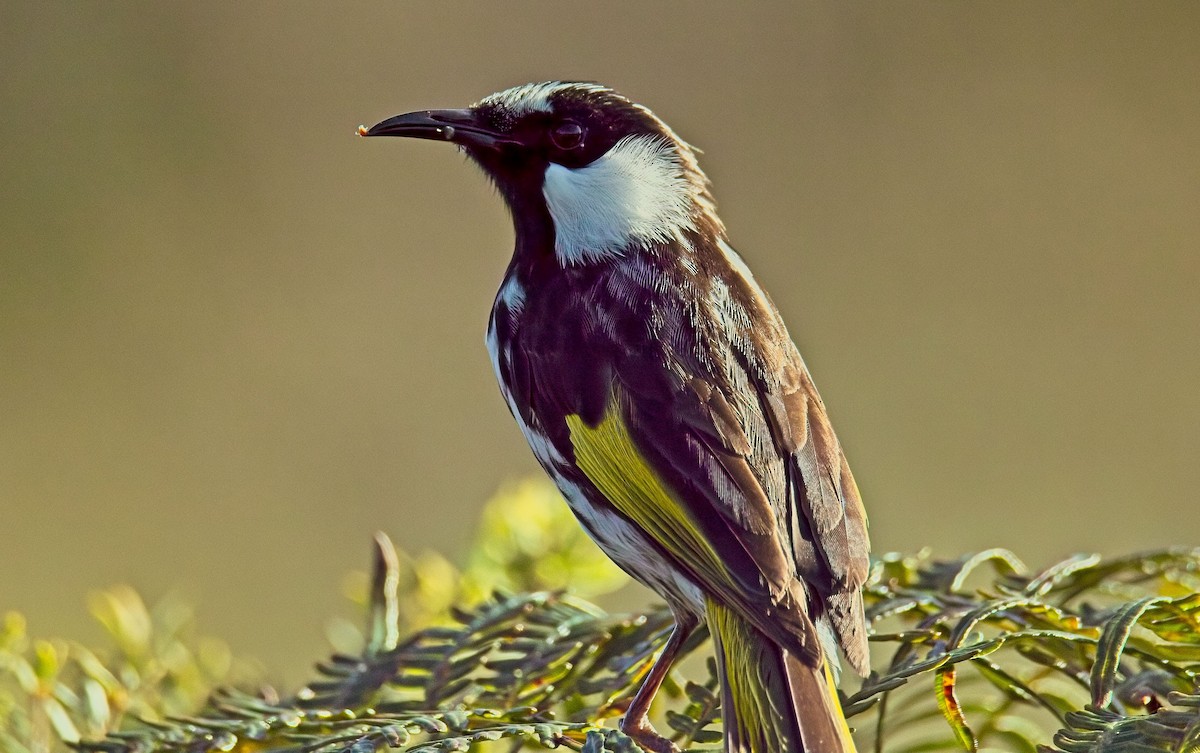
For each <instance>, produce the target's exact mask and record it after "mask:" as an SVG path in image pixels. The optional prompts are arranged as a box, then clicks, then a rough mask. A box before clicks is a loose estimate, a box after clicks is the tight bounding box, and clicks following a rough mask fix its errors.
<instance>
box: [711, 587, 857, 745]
mask: <svg viewBox="0 0 1200 753" xmlns="http://www.w3.org/2000/svg"><path fill="white" fill-rule="evenodd" d="M708 627H709V631H710V632H711V633H712V637H713V641H714V642H715V644H716V653H717V665H718V668H719V671H720V675H721V715H722V718H723V719H724V726H725V751H726V753H856V751H855V748H854V741H853V740H852V739H851V738H850V728H849V726H847V724H846V717H845V716H844V715H843V714H842V707H841V704H840V703H839V702H838V698H837V689H836V687H835V685H834V681H833V676H832V674H831V673H830V671H829V667H828V662H827V661H822V662H821V663H820V665H819V666H813V664H812V663H811V662H810V661H808V660H806V659H805V658H804V657H800V656H796V655H795V654H794V653H792V652H790V651H788V650H786V649H783V648H781V647H780V646H779V645H778V644H776V643H775V642H774V641H772V640H771V639H769V638H768V637H767V636H765V635H763V634H762V633H761V632H760V631H759V630H758V629H757V628H756V627H754V626H753V625H751V624H750V623H749V622H747V621H746V620H745V619H744V618H742V617H741V616H740V615H738V614H737V612H735V611H733V610H731V609H729V608H728V607H725V606H723V605H721V604H718V603H716V602H714V601H712V600H709V602H708Z"/></svg>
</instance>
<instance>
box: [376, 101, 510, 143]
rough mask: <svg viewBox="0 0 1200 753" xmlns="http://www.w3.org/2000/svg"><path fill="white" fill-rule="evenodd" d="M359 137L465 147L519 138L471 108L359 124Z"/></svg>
mask: <svg viewBox="0 0 1200 753" xmlns="http://www.w3.org/2000/svg"><path fill="white" fill-rule="evenodd" d="M358 135H359V136H405V137H408V138H413V139H432V140H434V141H450V142H452V143H455V144H461V145H463V146H482V147H489V148H495V147H497V146H499V145H501V144H515V143H517V141H516V140H515V139H513V138H512V137H511V136H509V135H508V134H506V133H499V132H497V131H495V130H493V129H491V128H488V127H486V126H484V125H482V124H480V123H479V121H478V120H477V119H476V117H475V113H474V112H473V111H471V110H420V111H418V112H409V113H405V114H403V115H396V116H394V117H391V118H388V119H387V120H383V121H380V122H378V123H376V124H375V125H373V126H371V127H370V128H365V127H363V126H359V127H358Z"/></svg>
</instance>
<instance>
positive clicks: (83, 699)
mask: <svg viewBox="0 0 1200 753" xmlns="http://www.w3.org/2000/svg"><path fill="white" fill-rule="evenodd" d="M90 602H91V604H90V606H91V612H92V615H93V616H94V617H95V618H96V620H97V621H99V623H100V624H101V625H102V626H103V627H104V630H105V632H106V634H107V635H108V637H109V639H110V640H111V643H112V646H111V647H110V648H109V649H108V650H106V651H103V652H100V651H95V650H93V649H90V648H88V647H86V646H83V645H81V644H80V643H78V642H75V641H68V640H63V639H52V640H46V639H36V638H33V637H31V636H30V635H29V634H28V631H27V626H26V624H25V619H24V618H23V617H22V616H21V615H20V614H18V613H16V612H9V613H8V614H7V615H5V616H4V618H3V624H0V751H5V753H40V752H41V751H49V750H58V749H61V748H62V747H63V746H62V743H63V742H67V743H74V742H77V741H79V740H80V739H97V738H102V737H104V736H105V735H107V734H110V733H113V732H116V731H117V730H119V729H121V728H122V727H123V726H124V725H125V724H126V722H127V721H129V720H132V719H135V718H136V719H141V720H146V721H148V722H163V721H165V720H166V719H167V718H169V717H171V716H174V715H176V714H183V713H188V712H191V711H194V710H195V709H196V708H198V707H200V706H201V705H202V704H203V703H204V702H205V699H206V698H207V697H208V696H209V694H210V693H211V692H212V689H213V687H214V686H215V685H217V684H220V683H226V682H239V681H240V682H245V681H246V679H248V678H249V677H251V676H252V674H253V673H252V672H251V670H250V669H249V667H248V666H247V665H245V664H243V663H239V662H235V661H234V660H233V658H232V656H231V654H230V652H229V649H228V648H227V647H226V646H225V644H224V643H222V642H220V641H218V640H215V639H212V638H203V637H200V638H198V637H195V635H194V630H193V627H192V611H191V608H190V607H188V606H187V605H186V604H184V603H183V602H181V601H180V600H179V599H177V598H172V597H168V598H165V599H163V600H162V601H160V602H158V603H157V604H155V605H154V606H153V607H147V606H146V604H145V603H144V602H143V601H142V599H141V597H140V596H138V595H137V593H136V592H134V591H133V590H132V589H130V588H128V587H125V586H118V587H115V588H112V589H110V590H107V591H102V592H99V593H96V594H93V595H92V597H91V599H90Z"/></svg>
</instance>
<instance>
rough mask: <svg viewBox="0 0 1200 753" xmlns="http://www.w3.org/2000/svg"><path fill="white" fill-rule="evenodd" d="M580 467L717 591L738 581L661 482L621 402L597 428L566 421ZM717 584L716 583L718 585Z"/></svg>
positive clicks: (579, 420) (572, 418)
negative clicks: (631, 432) (632, 432)
mask: <svg viewBox="0 0 1200 753" xmlns="http://www.w3.org/2000/svg"><path fill="white" fill-rule="evenodd" d="M567 428H568V429H569V430H570V434H571V446H572V447H574V448H575V462H576V463H577V464H578V465H579V469H580V470H581V471H583V473H584V475H585V476H587V477H588V480H589V481H591V482H592V484H593V485H595V487H596V488H597V489H599V490H600V493H601V494H603V495H604V496H605V498H607V499H608V501H609V502H610V503H612V505H613V507H615V508H617V510H619V511H620V512H621V513H622V514H624V515H625V517H627V518H629V519H630V520H631V521H633V523H634V524H636V525H637V526H638V527H639V528H641V529H642V530H643V531H645V532H646V533H647V534H649V535H650V536H651V537H652V538H653V539H654V540H655V541H657V542H658V543H659V544H660V545H662V547H663V548H664V549H666V550H667V551H668V552H670V553H671V554H672V555H674V556H675V557H677V558H678V559H679V560H680V561H682V562H684V563H686V564H687V565H688V566H690V567H691V568H692V569H693V571H694V572H695V574H696V575H698V576H699V577H701V578H703V579H704V580H705V581H707V582H708V583H709V585H710V587H712V586H717V587H721V586H723V587H726V588H732V587H733V581H732V580H731V578H730V576H729V573H728V571H727V569H726V567H725V565H724V564H723V563H722V562H721V558H720V557H719V556H718V555H717V552H716V550H715V549H713V547H712V544H710V543H709V542H708V540H707V539H706V538H705V537H704V534H703V532H702V531H701V530H700V527H699V526H698V525H697V524H696V521H695V520H694V519H693V517H692V515H691V513H689V512H688V511H687V510H686V509H684V507H683V506H682V505H680V504H679V502H678V500H677V499H676V498H675V494H674V493H673V492H671V491H670V490H669V489H668V488H667V486H666V484H665V483H664V482H663V481H662V480H661V479H660V478H659V476H658V474H657V473H656V472H655V471H654V469H653V468H652V467H650V464H649V463H648V462H646V459H645V458H644V457H643V456H642V453H641V452H639V451H638V449H637V447H636V446H635V445H634V443H633V438H632V437H631V436H630V435H629V429H628V428H627V427H626V426H625V421H624V420H623V419H622V417H621V410H620V405H619V403H618V402H617V400H615V399H614V400H612V401H610V403H609V409H608V412H607V413H606V414H605V416H604V419H603V420H602V421H601V422H600V423H599V424H598V425H597V426H596V427H595V428H593V427H590V426H588V425H587V424H586V423H584V421H583V419H582V418H580V417H579V416H577V415H571V416H567ZM714 579H715V582H714Z"/></svg>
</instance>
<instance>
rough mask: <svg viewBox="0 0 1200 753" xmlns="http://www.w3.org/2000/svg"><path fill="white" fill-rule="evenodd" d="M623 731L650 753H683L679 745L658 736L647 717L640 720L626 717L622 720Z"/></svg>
mask: <svg viewBox="0 0 1200 753" xmlns="http://www.w3.org/2000/svg"><path fill="white" fill-rule="evenodd" d="M621 731H622V732H624V733H625V734H626V735H628V736H629V737H630V738H631V739H632V740H633V741H634V742H635V743H637V744H638V745H639V746H641V748H642V750H646V751H649V753H682V751H680V749H679V746H678V745H676V744H675V743H673V742H671V741H670V740H668V739H667V738H665V737H663V736H662V735H660V734H658V730H656V729H654V727H652V726H651V725H650V720H649V719H647V718H646V717H645V715H643V716H642V717H641V718H639V719H631V718H629V717H628V716H626V717H625V718H623V719H622V720H621Z"/></svg>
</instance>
